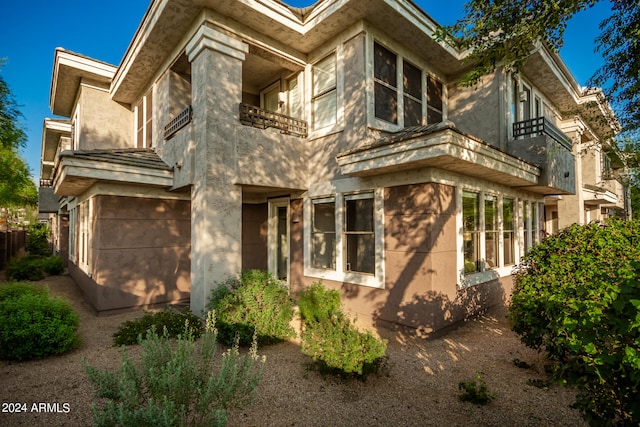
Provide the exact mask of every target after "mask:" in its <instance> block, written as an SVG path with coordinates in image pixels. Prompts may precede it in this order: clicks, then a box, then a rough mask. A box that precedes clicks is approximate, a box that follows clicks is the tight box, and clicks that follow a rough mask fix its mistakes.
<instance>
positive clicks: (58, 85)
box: [49, 48, 117, 117]
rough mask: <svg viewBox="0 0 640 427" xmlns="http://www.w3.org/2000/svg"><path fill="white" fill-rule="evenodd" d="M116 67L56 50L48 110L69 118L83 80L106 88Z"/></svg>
mask: <svg viewBox="0 0 640 427" xmlns="http://www.w3.org/2000/svg"><path fill="white" fill-rule="evenodd" d="M116 69H117V68H116V67H114V66H113V65H109V64H106V63H104V62H101V61H96V60H94V59H91V58H87V57H86V56H82V55H78V54H76V53H73V52H69V51H66V50H64V49H62V48H57V49H56V52H55V58H54V63H53V76H52V78H51V93H50V98H49V108H51V111H52V112H53V114H55V115H58V116H64V117H71V114H72V112H73V107H74V104H75V100H76V97H77V94H78V88H79V87H80V84H81V82H82V81H83V80H90V81H91V82H92V83H93V84H98V85H102V86H104V87H105V88H108V87H109V85H110V83H111V79H112V78H113V76H114V74H115V72H116Z"/></svg>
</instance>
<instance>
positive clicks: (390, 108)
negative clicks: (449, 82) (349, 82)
mask: <svg viewBox="0 0 640 427" xmlns="http://www.w3.org/2000/svg"><path fill="white" fill-rule="evenodd" d="M399 66H401V67H402V70H401V71H402V75H401V77H400V78H402V85H399V84H398V78H399V76H398V67H399ZM424 75H425V74H424V72H423V70H421V69H420V68H418V67H416V66H415V65H413V64H411V63H410V62H409V61H407V60H405V59H403V60H402V61H401V62H399V61H398V55H396V54H395V53H393V52H391V51H390V50H389V49H387V48H385V47H384V46H382V45H380V44H379V43H374V45H373V81H374V98H375V103H374V115H375V117H376V118H377V119H380V120H384V121H385V122H388V123H391V124H394V125H401V126H403V127H410V126H420V125H423V124H424V123H425V121H426V123H428V124H430V123H439V122H441V121H442V120H443V100H442V94H443V86H442V83H441V82H439V81H438V80H437V79H436V78H435V77H434V76H431V75H428V76H427V77H426V85H425V84H424V80H425V77H424ZM425 88H426V93H425ZM399 103H401V104H402V105H399ZM425 103H426V105H427V107H426V109H425V108H424V104H425ZM400 107H402V110H401V111H402V112H403V113H402V114H400V115H399V113H398V110H399V108H400ZM425 111H426V116H427V117H426V120H425V118H424V112H425Z"/></svg>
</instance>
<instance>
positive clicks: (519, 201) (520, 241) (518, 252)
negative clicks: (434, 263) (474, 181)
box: [456, 186, 540, 289]
mask: <svg viewBox="0 0 640 427" xmlns="http://www.w3.org/2000/svg"><path fill="white" fill-rule="evenodd" d="M463 191H471V192H474V193H478V197H479V200H480V201H481V202H480V203H479V213H478V215H479V216H480V218H479V224H480V238H479V240H480V242H479V244H480V257H481V260H482V261H484V256H485V253H486V247H485V224H484V221H485V219H484V208H485V206H484V202H482V201H483V200H484V196H485V194H487V195H492V196H496V197H497V198H498V203H497V205H498V208H497V211H498V215H499V216H498V235H499V236H500V238H499V239H498V257H497V258H498V260H499V263H500V264H499V266H497V267H493V268H488V269H485V270H484V271H479V272H475V273H466V274H465V272H464V236H463V211H462V193H463ZM505 198H508V199H512V200H513V202H514V238H516V239H517V241H516V242H515V246H514V252H515V253H514V258H515V260H516V262H515V264H510V265H504V242H503V239H502V236H503V235H504V218H503V216H502V214H503V212H502V206H503V200H504V199H505ZM537 203H538V202H537V201H535V200H532V199H525V198H522V197H517V196H516V195H511V194H498V193H496V192H494V191H486V190H485V189H483V188H474V187H468V186H457V187H456V207H457V209H456V211H457V215H456V228H457V229H458V230H459V231H458V235H457V247H458V257H457V258H458V259H457V269H458V272H459V274H458V277H459V278H458V288H459V289H464V288H467V287H470V286H474V285H478V284H481V283H485V282H489V281H491V280H495V279H498V278H500V277H506V276H510V275H512V274H513V268H514V266H515V265H517V264H518V263H519V262H520V259H521V258H522V256H524V248H525V244H524V239H525V238H528V239H530V241H531V242H532V245H533V244H535V243H537V242H538V241H539V238H538V237H537V236H539V235H540V231H539V221H538V220H537V217H536V220H534V219H533V214H534V213H535V214H536V215H537V216H539V215H540V209H539V206H538V208H537V209H536V210H535V212H534V211H533V206H534V205H536V204H537ZM524 205H528V206H529V208H530V209H531V211H530V212H531V214H530V215H529V218H527V220H528V223H529V230H530V232H529V233H528V235H527V236H525V234H524V230H525V226H524V224H523V220H524V212H523V206H524Z"/></svg>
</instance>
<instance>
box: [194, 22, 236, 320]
mask: <svg viewBox="0 0 640 427" xmlns="http://www.w3.org/2000/svg"><path fill="white" fill-rule="evenodd" d="M247 52H248V46H247V45H246V44H245V43H243V42H241V41H239V40H237V39H235V38H233V37H230V36H229V35H227V34H224V33H222V32H220V31H218V30H214V29H213V28H210V27H206V26H202V27H200V29H199V30H198V31H197V33H196V34H195V35H194V37H193V39H192V40H191V41H190V42H189V43H188V44H187V48H186V54H187V56H188V58H189V61H190V62H191V87H192V97H193V99H192V107H193V126H194V142H195V147H194V157H193V159H194V165H193V171H194V172H193V185H192V189H191V310H192V311H193V312H194V313H195V314H200V313H202V312H203V311H204V309H205V307H206V304H207V300H208V298H209V295H210V293H211V290H212V289H213V288H214V287H215V286H216V283H219V282H221V281H223V280H225V279H226V278H228V277H231V276H235V275H237V274H239V273H240V269H241V267H242V253H241V249H242V247H241V242H242V235H241V230H242V189H241V188H240V186H239V185H236V184H235V182H236V164H237V162H236V156H235V128H236V126H237V123H238V104H239V103H240V101H241V99H242V61H243V60H244V58H245V54H246V53H247Z"/></svg>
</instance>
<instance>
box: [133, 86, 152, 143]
mask: <svg viewBox="0 0 640 427" xmlns="http://www.w3.org/2000/svg"><path fill="white" fill-rule="evenodd" d="M153 102H154V101H153V89H151V90H149V91H148V92H147V93H146V94H145V95H143V96H142V98H141V99H140V101H139V102H138V103H137V104H136V105H135V107H134V111H133V117H134V125H133V140H134V143H135V144H134V145H135V147H136V148H151V147H153V146H154V144H153V123H154V120H153Z"/></svg>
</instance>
